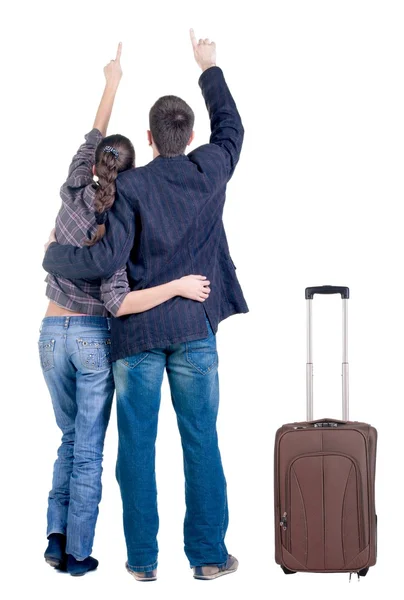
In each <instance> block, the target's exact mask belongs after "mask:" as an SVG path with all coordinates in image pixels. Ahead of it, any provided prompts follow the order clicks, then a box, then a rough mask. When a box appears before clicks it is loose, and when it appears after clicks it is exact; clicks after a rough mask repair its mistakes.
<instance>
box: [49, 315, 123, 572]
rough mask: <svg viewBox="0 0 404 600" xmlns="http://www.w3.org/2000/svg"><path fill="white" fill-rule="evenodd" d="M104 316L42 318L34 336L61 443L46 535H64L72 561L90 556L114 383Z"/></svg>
mask: <svg viewBox="0 0 404 600" xmlns="http://www.w3.org/2000/svg"><path fill="white" fill-rule="evenodd" d="M110 344H111V341H110V331H109V320H108V319H106V318H103V317H47V318H45V319H44V320H43V322H42V328H41V334H40V339H39V354H40V359H41V366H42V370H43V374H44V377H45V381H46V384H47V386H48V389H49V392H50V395H51V398H52V404H53V409H54V412H55V417H56V422H57V424H58V426H59V428H60V429H61V431H62V433H63V436H62V444H61V446H60V447H59V450H58V458H57V460H56V462H55V466H54V471H53V482H52V490H51V491H50V493H49V501H48V527H47V535H50V534H51V533H62V534H65V535H67V546H66V552H67V553H68V554H72V555H73V556H74V558H76V559H77V560H83V559H84V558H86V557H87V556H89V555H90V554H91V549H92V545H93V539H94V530H95V524H96V521H97V516H98V504H99V502H100V500H101V472H102V456H103V447H104V438H105V432H106V429H107V426H108V421H109V417H110V413H111V404H112V398H113V394H114V382H113V376H112V368H111V359H110Z"/></svg>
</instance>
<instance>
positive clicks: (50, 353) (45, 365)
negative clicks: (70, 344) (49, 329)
mask: <svg viewBox="0 0 404 600" xmlns="http://www.w3.org/2000/svg"><path fill="white" fill-rule="evenodd" d="M38 347H39V358H40V361H41V367H42V370H43V371H49V370H50V369H52V368H53V367H54V366H55V358H54V351H55V340H54V339H47V340H42V339H41V340H39V342H38Z"/></svg>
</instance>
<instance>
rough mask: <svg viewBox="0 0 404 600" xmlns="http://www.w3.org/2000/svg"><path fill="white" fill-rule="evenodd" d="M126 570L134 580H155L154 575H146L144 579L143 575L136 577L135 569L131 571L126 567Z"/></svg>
mask: <svg viewBox="0 0 404 600" xmlns="http://www.w3.org/2000/svg"><path fill="white" fill-rule="evenodd" d="M126 570H127V572H128V573H129V574H130V575H132V577H134V578H135V579H136V581H140V582H141V583H143V582H144V583H146V582H147V581H157V576H156V577H148V578H147V579H145V578H144V577H136V572H135V571H131V570H130V569H128V568H126Z"/></svg>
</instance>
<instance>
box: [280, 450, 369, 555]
mask: <svg viewBox="0 0 404 600" xmlns="http://www.w3.org/2000/svg"><path fill="white" fill-rule="evenodd" d="M310 456H343V457H345V458H347V459H348V460H350V461H351V462H352V464H353V465H354V467H355V475H356V488H357V490H358V494H357V504H358V529H359V532H358V533H359V546H360V550H361V551H362V550H363V548H364V546H365V542H364V516H363V492H362V485H361V481H360V469H359V465H358V463H357V461H356V460H355V459H354V458H352V456H349V455H348V454H343V453H342V452H309V453H307V454H301V455H300V456H297V457H296V458H295V459H293V460H292V462H291V463H290V465H289V467H288V470H287V476H286V482H285V484H286V485H285V504H286V506H285V508H286V511H285V512H284V513H283V516H282V518H281V523H280V524H281V526H282V529H283V531H284V532H285V548H286V550H287V551H288V552H290V553H292V547H291V527H290V525H291V511H292V509H291V499H290V475H291V470H292V467H293V464H294V463H295V462H296V461H297V460H299V459H300V458H307V457H310ZM288 521H289V523H288Z"/></svg>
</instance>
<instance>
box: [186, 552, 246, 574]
mask: <svg viewBox="0 0 404 600" xmlns="http://www.w3.org/2000/svg"><path fill="white" fill-rule="evenodd" d="M237 568H238V560H237V558H234V556H231V554H229V556H228V558H227V561H226V562H225V564H224V565H222V566H221V567H219V566H218V565H204V566H203V567H194V578H195V579H216V578H217V577H221V576H222V575H228V574H229V573H234V572H235V571H237Z"/></svg>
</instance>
